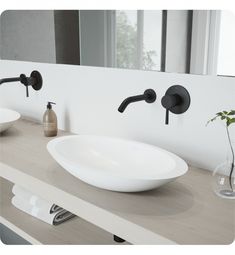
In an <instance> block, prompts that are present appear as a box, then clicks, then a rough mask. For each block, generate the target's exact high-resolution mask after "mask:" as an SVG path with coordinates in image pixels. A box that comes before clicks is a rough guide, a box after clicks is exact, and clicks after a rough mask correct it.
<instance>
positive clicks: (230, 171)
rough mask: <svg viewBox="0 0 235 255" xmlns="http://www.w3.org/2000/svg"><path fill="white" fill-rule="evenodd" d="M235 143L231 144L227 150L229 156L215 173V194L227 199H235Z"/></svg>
mask: <svg viewBox="0 0 235 255" xmlns="http://www.w3.org/2000/svg"><path fill="white" fill-rule="evenodd" d="M234 145H235V142H234V141H232V142H231V146H232V149H233V151H232V150H231V146H230V144H229V145H228V149H227V156H226V159H225V161H224V162H223V163H221V164H219V165H218V166H217V167H216V168H215V170H214V171H213V189H214V192H215V193H216V194H217V195H218V196H220V197H222V198H227V199H235V178H234V175H235V166H234V156H233V153H234V149H235V146H234Z"/></svg>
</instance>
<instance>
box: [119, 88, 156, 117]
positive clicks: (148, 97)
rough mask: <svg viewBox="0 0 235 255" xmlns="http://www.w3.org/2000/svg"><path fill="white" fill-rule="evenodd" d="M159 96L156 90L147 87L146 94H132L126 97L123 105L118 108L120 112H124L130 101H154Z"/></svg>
mask: <svg viewBox="0 0 235 255" xmlns="http://www.w3.org/2000/svg"><path fill="white" fill-rule="evenodd" d="M156 98H157V95H156V93H155V91H154V90H152V89H147V90H145V92H144V94H142V95H137V96H131V97H127V98H126V99H124V100H123V102H122V103H121V105H120V106H119V108H118V111H119V112H121V113H122V112H124V111H125V109H126V107H127V106H128V105H129V104H130V103H134V102H138V101H145V102H146V103H153V102H154V101H155V100H156Z"/></svg>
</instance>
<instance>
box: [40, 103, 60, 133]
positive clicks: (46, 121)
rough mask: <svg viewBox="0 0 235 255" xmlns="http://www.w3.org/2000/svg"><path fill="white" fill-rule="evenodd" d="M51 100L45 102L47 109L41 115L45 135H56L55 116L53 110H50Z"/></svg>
mask: <svg viewBox="0 0 235 255" xmlns="http://www.w3.org/2000/svg"><path fill="white" fill-rule="evenodd" d="M52 104H55V103H53V102H48V103H47V110H46V111H45V113H44V115H43V129H44V135H45V136H48V137H50V136H56V135H57V130H58V129H57V117H56V114H55V112H54V111H53V110H52Z"/></svg>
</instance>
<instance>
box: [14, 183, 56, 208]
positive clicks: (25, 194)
mask: <svg viewBox="0 0 235 255" xmlns="http://www.w3.org/2000/svg"><path fill="white" fill-rule="evenodd" d="M12 193H13V194H14V195H16V196H18V197H21V198H22V199H24V200H26V201H28V202H29V204H30V205H32V206H36V207H38V208H41V209H43V210H45V211H46V212H48V213H53V212H57V211H59V210H61V207H59V206H58V205H56V204H54V203H50V202H48V201H46V200H44V199H42V198H41V197H39V196H37V195H34V194H33V193H31V192H30V191H28V190H26V189H25V188H23V187H21V186H19V185H16V184H15V185H14V186H13V188H12Z"/></svg>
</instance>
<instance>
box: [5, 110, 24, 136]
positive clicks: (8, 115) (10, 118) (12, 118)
mask: <svg viewBox="0 0 235 255" xmlns="http://www.w3.org/2000/svg"><path fill="white" fill-rule="evenodd" d="M19 118H20V114H19V113H18V112H15V111H13V110H10V109H6V108H0V133H1V132H3V131H5V130H7V129H8V128H9V127H11V126H12V125H13V124H14V122H16V121H17V120H18V119H19Z"/></svg>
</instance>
